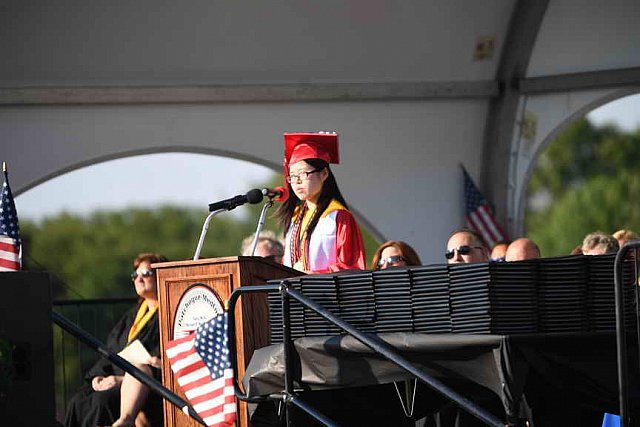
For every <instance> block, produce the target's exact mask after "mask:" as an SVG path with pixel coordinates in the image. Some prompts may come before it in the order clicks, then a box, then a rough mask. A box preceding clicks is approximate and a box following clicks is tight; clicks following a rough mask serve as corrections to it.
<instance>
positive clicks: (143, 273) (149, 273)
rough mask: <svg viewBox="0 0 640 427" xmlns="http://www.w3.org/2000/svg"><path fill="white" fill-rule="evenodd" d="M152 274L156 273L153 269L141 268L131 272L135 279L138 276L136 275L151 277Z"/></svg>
mask: <svg viewBox="0 0 640 427" xmlns="http://www.w3.org/2000/svg"><path fill="white" fill-rule="evenodd" d="M154 274H156V273H155V272H154V271H153V270H142V271H140V272H137V271H134V272H133V273H131V278H132V279H133V280H136V279H137V278H138V276H142V277H151V276H153V275H154Z"/></svg>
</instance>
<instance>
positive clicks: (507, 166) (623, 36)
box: [0, 0, 640, 262]
mask: <svg viewBox="0 0 640 427" xmlns="http://www.w3.org/2000/svg"><path fill="white" fill-rule="evenodd" d="M639 17H640V4H639V3H638V2H637V1H635V0H608V1H604V0H589V1H580V0H555V1H553V0H551V1H544V0H542V1H536V0H529V1H525V0H519V1H515V0H514V1H507V0H493V1H481V2H469V1H464V0H448V1H443V0H440V1H436V0H433V1H424V0H407V1H403V2H395V1H389V0H368V1H362V0H354V1H350V2H341V1H333V0H330V1H323V2H298V1H291V0H289V1H281V2H248V1H233V2H232V1H217V2H212V1H209V0H185V1H181V2H173V3H166V2H163V4H161V3H158V2H155V1H151V0H140V1H136V2H130V1H125V0H116V1H113V0H111V1H94V2H86V1H81V0H65V1H57V2H42V1H38V0H9V1H5V2H3V3H2V5H0V55H1V57H2V59H3V60H2V62H3V66H2V67H0V159H1V160H5V161H7V162H9V163H10V164H11V170H12V187H13V190H14V193H16V194H19V193H21V192H23V191H25V190H27V189H29V188H32V187H34V186H36V185H38V184H40V183H42V182H44V181H46V180H48V179H50V178H52V177H54V176H57V175H60V174H63V173H65V172H68V171H70V170H74V169H77V168H79V167H82V166H86V165H89V164H94V163H97V162H101V161H104V160H108V159H113V158H120V157H125V156H130V155H134V154H140V153H155V152H172V151H177V152H198V153H211V154H217V155H224V156H230V157H235V158H242V159H248V160H251V161H254V162H256V163H260V164H263V165H266V166H268V167H271V168H273V169H274V170H279V168H280V165H281V161H282V142H281V141H282V138H281V135H282V133H283V132H285V131H292V130H336V131H338V132H339V133H340V135H341V158H342V164H341V165H339V166H337V167H336V168H335V172H336V175H337V177H338V180H339V182H340V186H341V188H342V190H343V192H344V193H345V197H346V198H347V200H349V202H350V204H351V205H352V207H353V208H354V210H355V211H356V213H357V214H358V217H359V219H360V220H362V221H363V222H365V223H366V225H367V226H368V227H369V228H370V229H371V230H373V231H374V232H375V233H376V234H377V235H378V237H380V238H383V239H387V238H388V239H394V240H405V241H407V242H409V243H411V244H412V245H413V246H414V247H416V249H417V250H418V252H419V253H420V255H421V257H422V258H423V260H424V261H426V262H437V261H441V260H442V255H441V252H442V247H443V245H444V241H445V239H446V236H447V235H448V233H449V232H450V231H451V230H452V229H454V228H457V227H458V226H460V225H461V224H463V222H464V203H463V198H462V176H461V173H460V169H459V164H464V165H465V166H466V167H467V169H468V170H469V172H470V173H471V175H472V176H473V177H474V178H475V179H476V181H477V183H478V184H479V186H480V187H481V189H482V191H483V192H484V194H485V196H487V198H488V199H489V200H490V201H491V202H492V203H493V204H494V205H495V208H496V212H497V214H498V216H499V218H500V219H501V220H502V221H503V223H504V224H505V226H506V228H508V230H509V231H510V233H511V234H512V235H517V234H520V233H522V231H523V230H522V219H523V212H524V206H525V204H524V192H525V190H526V184H527V180H528V177H529V174H530V172H531V168H532V166H533V165H534V163H535V159H536V157H537V154H538V153H539V151H540V150H541V149H542V148H543V147H544V146H545V144H546V143H548V142H549V141H550V140H551V139H552V138H553V136H554V135H555V134H557V132H558V131H559V130H560V129H562V127H563V126H565V125H566V124H567V123H570V122H571V121H572V120H575V119H576V118H578V117H580V116H582V115H584V114H585V113H586V112H588V111H590V110H591V109H593V108H595V107H597V106H599V105H602V104H603V103H606V102H608V101H611V100H613V99H616V98H618V97H620V96H624V95H628V94H630V93H634V92H637V91H638V87H640V26H639V25H637V21H638V18H639ZM185 167H187V166H186V165H185ZM174 173H179V168H178V170H177V171H174ZM114 191H117V190H115V189H114Z"/></svg>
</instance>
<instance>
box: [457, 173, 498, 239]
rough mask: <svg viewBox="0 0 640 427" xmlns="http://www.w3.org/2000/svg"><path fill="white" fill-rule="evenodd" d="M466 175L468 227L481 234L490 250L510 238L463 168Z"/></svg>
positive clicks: (465, 195) (465, 194)
mask: <svg viewBox="0 0 640 427" xmlns="http://www.w3.org/2000/svg"><path fill="white" fill-rule="evenodd" d="M462 172H463V173H464V201H465V205H466V208H467V217H466V218H467V226H468V227H469V228H472V229H474V230H476V231H477V232H479V233H480V234H481V235H482V237H483V238H484V241H485V243H486V245H487V247H488V248H489V249H491V248H492V247H493V246H494V245H495V244H496V243H498V242H502V241H507V240H508V239H509V238H508V236H507V234H506V233H505V232H504V230H503V229H502V227H500V224H499V223H498V221H497V220H496V219H495V217H494V216H493V212H492V210H491V207H490V206H489V203H487V201H486V200H485V198H484V196H482V193H480V190H478V187H476V185H475V184H474V183H473V180H472V179H471V177H470V176H469V174H468V173H467V170H466V169H465V168H464V166H463V167H462Z"/></svg>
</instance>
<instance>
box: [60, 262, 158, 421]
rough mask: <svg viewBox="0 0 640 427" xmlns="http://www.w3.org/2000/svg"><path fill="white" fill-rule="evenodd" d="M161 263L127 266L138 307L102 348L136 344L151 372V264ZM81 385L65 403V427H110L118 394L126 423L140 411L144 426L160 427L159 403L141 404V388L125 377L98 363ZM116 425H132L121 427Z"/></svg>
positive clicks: (154, 323)
mask: <svg viewBox="0 0 640 427" xmlns="http://www.w3.org/2000/svg"><path fill="white" fill-rule="evenodd" d="M164 261H166V258H165V257H163V256H162V255H159V254H154V253H143V254H140V255H138V256H137V257H136V259H135V260H134V261H133V268H134V272H133V274H132V275H131V277H132V279H133V283H134V286H135V290H136V293H137V294H138V296H139V297H140V302H139V303H138V304H137V305H136V306H135V307H132V308H131V310H129V311H127V312H126V313H125V314H124V316H122V318H121V319H120V320H119V321H118V322H117V323H116V325H115V326H114V327H113V329H112V330H111V332H110V333H109V337H108V339H107V348H108V349H109V350H110V351H112V352H114V353H117V352H119V351H121V350H122V349H123V348H124V347H126V346H127V345H128V344H129V343H131V342H133V341H135V340H140V342H141V343H142V345H143V346H144V347H145V348H146V349H147V351H148V352H149V354H151V356H152V357H151V360H149V363H150V364H152V365H156V367H157V366H159V364H158V361H159V359H158V358H159V356H160V334H159V329H158V316H157V311H158V294H157V288H156V278H155V273H154V271H153V270H152V269H151V264H152V263H156V262H164ZM141 368H143V370H145V371H146V372H147V373H151V374H153V376H154V377H156V378H157V379H160V371H159V370H158V369H155V368H153V369H152V368H150V367H148V366H141ZM125 378H126V379H125ZM85 379H86V380H87V381H88V383H89V384H88V385H86V386H85V387H83V388H82V389H80V390H79V391H78V393H76V395H75V396H74V397H73V398H72V399H71V401H70V402H69V407H68V409H67V414H66V417H65V423H64V424H65V426H74V427H75V426H81V427H96V426H107V425H111V424H113V423H114V422H115V421H116V420H118V419H119V415H120V410H121V408H120V402H121V391H122V393H123V399H122V402H123V404H125V405H123V406H124V407H127V406H132V408H131V411H129V412H132V411H133V412H136V413H130V414H126V417H128V418H127V420H128V419H129V418H131V417H132V418H133V419H135V418H136V415H137V412H138V411H139V410H140V408H142V409H143V410H144V414H145V416H146V419H147V422H148V423H149V425H162V422H163V421H162V400H161V399H160V398H159V397H157V396H155V395H154V396H153V398H152V397H151V396H149V398H148V399H147V394H148V390H147V388H146V386H143V385H142V384H140V383H138V381H137V380H135V379H133V377H129V376H128V375H127V376H126V377H125V376H124V372H123V371H122V370H121V369H120V368H118V367H117V366H115V365H113V364H112V363H111V362H109V360H107V359H105V358H102V359H100V360H99V361H98V362H97V363H96V364H95V365H94V366H93V367H92V368H91V369H90V370H89V372H87V374H86V375H85ZM123 379H125V382H124V384H123ZM121 386H122V387H121ZM121 389H122V390H121ZM120 425H133V424H132V423H131V424H127V423H126V422H125V423H123V422H122V421H121V422H120Z"/></svg>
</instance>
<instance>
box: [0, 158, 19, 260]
mask: <svg viewBox="0 0 640 427" xmlns="http://www.w3.org/2000/svg"><path fill="white" fill-rule="evenodd" d="M2 172H3V173H4V183H3V184H2V199H1V200H0V271H18V270H20V269H21V266H22V262H21V259H20V258H21V257H20V243H21V242H20V227H19V226H18V212H17V211H16V205H15V203H14V202H13V195H12V194H11V188H9V174H8V173H7V165H6V163H4V162H2Z"/></svg>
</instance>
